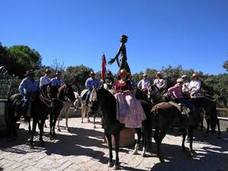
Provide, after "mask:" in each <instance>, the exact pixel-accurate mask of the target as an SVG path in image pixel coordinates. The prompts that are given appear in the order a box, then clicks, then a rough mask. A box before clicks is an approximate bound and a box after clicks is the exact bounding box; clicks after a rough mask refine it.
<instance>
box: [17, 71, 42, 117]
mask: <svg viewBox="0 0 228 171" xmlns="http://www.w3.org/2000/svg"><path fill="white" fill-rule="evenodd" d="M33 77H34V72H33V71H27V72H26V74H25V78H24V79H23V80H22V81H21V83H20V85H19V87H18V90H19V93H20V94H21V95H22V96H23V99H22V100H23V104H22V109H23V110H24V112H27V113H26V114H27V116H31V115H30V106H31V100H32V99H31V97H32V95H33V94H34V93H37V92H38V91H39V86H38V83H37V82H36V81H35V80H34V78H33Z"/></svg>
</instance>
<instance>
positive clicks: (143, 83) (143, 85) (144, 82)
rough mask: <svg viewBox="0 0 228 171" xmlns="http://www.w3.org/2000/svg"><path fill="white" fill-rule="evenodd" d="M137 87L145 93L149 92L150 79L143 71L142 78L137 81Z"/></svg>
mask: <svg viewBox="0 0 228 171" xmlns="http://www.w3.org/2000/svg"><path fill="white" fill-rule="evenodd" d="M137 88H139V89H140V90H142V91H143V92H144V93H145V94H146V95H147V94H148V93H149V90H150V80H149V79H148V77H147V74H146V73H143V78H142V79H141V80H140V81H139V82H138V84H137Z"/></svg>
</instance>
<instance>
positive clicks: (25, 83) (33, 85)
mask: <svg viewBox="0 0 228 171" xmlns="http://www.w3.org/2000/svg"><path fill="white" fill-rule="evenodd" d="M18 90H19V92H20V94H21V95H23V96H25V95H28V94H30V93H33V92H37V91H39V85H38V83H37V82H36V81H34V80H32V79H31V78H28V77H26V78H24V79H23V80H22V81H21V83H20V85H19V88H18Z"/></svg>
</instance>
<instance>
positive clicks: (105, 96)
mask: <svg viewBox="0 0 228 171" xmlns="http://www.w3.org/2000/svg"><path fill="white" fill-rule="evenodd" d="M92 93H96V95H95V97H97V105H98V107H99V108H100V110H101V114H102V119H103V127H104V133H105V136H106V138H107V140H108V148H109V166H112V163H113V156H112V140H111V135H113V136H114V141H115V152H116V161H115V167H116V168H118V167H119V155H118V153H119V141H120V131H121V129H123V127H124V125H123V124H121V123H120V122H119V121H118V120H117V119H116V99H115V97H114V96H113V95H112V94H111V93H110V92H109V91H108V90H106V89H104V88H100V89H98V90H97V91H93V92H92ZM141 104H142V107H143V109H144V112H145V114H146V117H147V119H146V120H145V121H143V123H142V125H143V128H142V130H141V128H138V129H136V132H137V135H138V140H137V143H139V142H140V138H141V136H144V138H143V140H144V143H143V147H144V150H145V149H146V146H147V141H148V140H149V139H150V138H151V134H152V127H151V121H150V116H151V115H150V106H149V105H148V103H147V102H145V101H142V102H141ZM142 131H143V132H142ZM142 133H143V134H142ZM143 154H144V153H143Z"/></svg>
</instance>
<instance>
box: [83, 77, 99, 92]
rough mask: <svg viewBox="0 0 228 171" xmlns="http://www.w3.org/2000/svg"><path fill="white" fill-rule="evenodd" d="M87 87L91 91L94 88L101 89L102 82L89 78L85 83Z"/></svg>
mask: <svg viewBox="0 0 228 171" xmlns="http://www.w3.org/2000/svg"><path fill="white" fill-rule="evenodd" d="M85 86H86V88H87V89H89V90H91V89H93V88H99V87H100V81H99V80H98V79H96V78H92V77H89V78H88V79H87V80H86V82H85Z"/></svg>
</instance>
